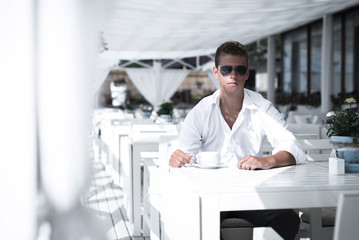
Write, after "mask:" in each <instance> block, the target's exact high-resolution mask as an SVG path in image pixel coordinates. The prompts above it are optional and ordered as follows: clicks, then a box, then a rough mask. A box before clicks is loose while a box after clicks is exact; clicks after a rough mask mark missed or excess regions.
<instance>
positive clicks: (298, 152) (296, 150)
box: [272, 140, 306, 164]
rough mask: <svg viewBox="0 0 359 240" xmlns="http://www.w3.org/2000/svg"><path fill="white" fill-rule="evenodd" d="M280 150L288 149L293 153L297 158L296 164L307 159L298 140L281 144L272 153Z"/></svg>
mask: <svg viewBox="0 0 359 240" xmlns="http://www.w3.org/2000/svg"><path fill="white" fill-rule="evenodd" d="M280 151H287V152H289V153H290V154H292V155H293V157H294V158H295V161H296V164H300V163H304V162H305V160H306V156H305V154H304V152H303V150H302V148H301V147H300V145H299V143H298V142H297V141H296V140H295V141H291V142H287V143H281V144H279V145H278V146H277V147H275V148H274V149H273V151H272V154H276V153H278V152H280Z"/></svg>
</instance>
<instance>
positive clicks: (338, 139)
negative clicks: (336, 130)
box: [332, 136, 359, 149]
mask: <svg viewBox="0 0 359 240" xmlns="http://www.w3.org/2000/svg"><path fill="white" fill-rule="evenodd" d="M353 139H354V138H353V137H347V136H332V143H333V148H334V149H338V148H343V147H355V148H359V144H353Z"/></svg>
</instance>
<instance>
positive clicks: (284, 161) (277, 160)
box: [237, 151, 296, 170]
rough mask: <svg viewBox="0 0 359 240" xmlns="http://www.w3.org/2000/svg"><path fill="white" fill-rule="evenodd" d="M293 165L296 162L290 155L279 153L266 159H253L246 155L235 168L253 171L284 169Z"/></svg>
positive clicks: (253, 157)
mask: <svg viewBox="0 0 359 240" xmlns="http://www.w3.org/2000/svg"><path fill="white" fill-rule="evenodd" d="M295 164H296V161H295V158H294V157H293V155H292V154H290V153H289V152H286V151H280V152H278V153H276V154H274V155H270V156H266V157H255V156H252V155H248V156H247V157H244V158H242V159H241V160H239V161H238V163H237V167H238V168H239V169H246V170H255V169H270V168H274V167H284V166H289V165H295Z"/></svg>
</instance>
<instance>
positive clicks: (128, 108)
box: [126, 103, 136, 111]
mask: <svg viewBox="0 0 359 240" xmlns="http://www.w3.org/2000/svg"><path fill="white" fill-rule="evenodd" d="M126 109H127V110H130V111H133V110H135V109H136V106H135V104H132V103H127V104H126Z"/></svg>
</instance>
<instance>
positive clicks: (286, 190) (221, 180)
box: [168, 162, 359, 240]
mask: <svg viewBox="0 0 359 240" xmlns="http://www.w3.org/2000/svg"><path fill="white" fill-rule="evenodd" d="M168 177H169V180H171V181H172V183H171V185H172V186H171V187H172V188H173V189H176V188H177V189H178V191H172V193H171V195H172V199H174V196H173V194H176V195H177V197H180V198H181V200H180V202H182V203H183V206H184V208H186V205H187V204H189V205H192V208H193V209H196V206H199V207H198V209H199V211H198V212H197V214H195V213H194V212H193V213H192V218H194V219H199V221H197V222H198V226H197V227H198V229H200V231H199V235H200V239H205V240H210V239H216V240H218V239H219V236H220V212H221V211H236V210H254V209H280V208H293V209H295V208H321V207H334V206H336V205H337V201H338V196H339V194H340V193H342V192H351V191H355V190H359V174H344V175H329V171H328V163H327V162H326V163H319V162H311V163H305V164H302V165H296V166H289V167H282V168H276V169H270V170H259V171H247V170H239V169H237V168H235V167H231V168H221V169H198V168H194V167H187V168H181V169H171V172H170V174H169V175H168ZM185 183H186V188H187V189H191V190H192V192H193V193H194V194H195V195H196V196H197V198H196V199H195V200H193V197H191V198H188V199H186V195H185V194H183V192H181V189H184V188H182V187H180V184H182V185H183V184H185ZM176 184H177V185H176ZM190 201H191V202H190ZM174 204H178V203H174ZM184 208H183V209H184ZM169 209H170V208H169ZM180 213H181V211H178V212H177V213H176V214H180ZM176 218H180V216H176ZM175 221H176V220H175V219H174V222H175ZM188 222H190V223H191V226H188V228H192V229H193V224H196V222H193V221H188ZM181 224H186V222H182V223H181ZM168 225H169V226H170V225H171V224H170V223H169V224H168ZM186 228H187V227H186V226H183V227H182V229H186ZM173 239H175V238H173Z"/></svg>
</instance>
